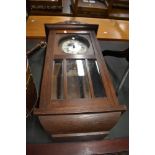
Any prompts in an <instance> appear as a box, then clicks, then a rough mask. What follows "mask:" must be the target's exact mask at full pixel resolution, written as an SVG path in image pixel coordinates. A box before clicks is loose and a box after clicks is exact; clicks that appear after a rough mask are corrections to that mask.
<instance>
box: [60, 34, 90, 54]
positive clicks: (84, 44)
mask: <svg viewBox="0 0 155 155" xmlns="http://www.w3.org/2000/svg"><path fill="white" fill-rule="evenodd" d="M59 44H60V48H61V49H62V51H63V52H65V53H69V54H83V53H86V52H87V51H88V48H89V46H90V45H89V42H88V40H87V39H85V38H84V37H81V36H77V35H72V36H67V37H64V38H62V39H61V40H60V42H59Z"/></svg>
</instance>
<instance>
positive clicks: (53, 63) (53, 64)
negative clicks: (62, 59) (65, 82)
mask: <svg viewBox="0 0 155 155" xmlns="http://www.w3.org/2000/svg"><path fill="white" fill-rule="evenodd" d="M54 66H55V60H53V62H52V76H51V77H52V79H51V81H52V82H51V84H52V86H51V99H53V93H54V92H53V81H54Z"/></svg>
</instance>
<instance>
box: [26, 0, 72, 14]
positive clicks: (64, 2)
mask: <svg viewBox="0 0 155 155" xmlns="http://www.w3.org/2000/svg"><path fill="white" fill-rule="evenodd" d="M31 1H32V2H33V1H34V0H31ZM32 2H30V0H29V2H28V3H29V4H28V7H27V8H28V13H29V15H43V16H45V15H46V16H47V15H50V16H51V15H52V16H72V15H73V13H72V11H71V9H70V0H59V1H58V2H57V3H56V2H52V1H50V0H48V4H49V3H51V5H53V3H55V4H54V5H56V6H59V7H60V8H59V9H57V10H56V9H53V10H52V9H50V10H49V9H44V10H41V9H30V8H31V5H32ZM33 3H34V2H33ZM35 3H36V2H35ZM39 3H40V4H45V3H47V2H39Z"/></svg>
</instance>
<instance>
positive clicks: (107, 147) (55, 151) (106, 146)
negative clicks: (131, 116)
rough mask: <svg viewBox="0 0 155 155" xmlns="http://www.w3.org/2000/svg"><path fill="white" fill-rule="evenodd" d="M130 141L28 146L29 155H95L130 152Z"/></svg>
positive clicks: (116, 140)
mask: <svg viewBox="0 0 155 155" xmlns="http://www.w3.org/2000/svg"><path fill="white" fill-rule="evenodd" d="M128 150H129V139H128V138H121V139H113V140H100V141H88V142H72V143H71V142H70V143H52V144H27V146H26V152H27V153H26V154H27V155H51V154H52V155H93V154H96V155H97V154H98V155H99V154H100V155H101V154H111V153H116V152H123V151H124V152H125V151H127V152H128Z"/></svg>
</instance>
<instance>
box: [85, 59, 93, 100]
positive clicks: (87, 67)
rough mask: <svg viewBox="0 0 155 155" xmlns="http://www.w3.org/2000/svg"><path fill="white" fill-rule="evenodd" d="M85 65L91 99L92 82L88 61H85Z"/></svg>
mask: <svg viewBox="0 0 155 155" xmlns="http://www.w3.org/2000/svg"><path fill="white" fill-rule="evenodd" d="M85 65H86V70H87V74H88V81H89V86H90V92H91V97H92V98H94V97H95V96H94V89H93V84H92V80H91V75H90V72H89V66H88V60H87V59H85Z"/></svg>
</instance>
